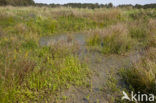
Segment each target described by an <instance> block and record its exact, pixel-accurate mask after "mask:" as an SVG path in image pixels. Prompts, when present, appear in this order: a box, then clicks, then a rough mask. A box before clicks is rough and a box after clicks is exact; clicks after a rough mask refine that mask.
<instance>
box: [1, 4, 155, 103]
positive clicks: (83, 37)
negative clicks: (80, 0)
mask: <svg viewBox="0 0 156 103" xmlns="http://www.w3.org/2000/svg"><path fill="white" fill-rule="evenodd" d="M122 90H125V91H127V92H129V93H130V91H131V90H133V91H135V92H138V91H140V92H143V93H153V94H155V95H156V9H134V8H99V9H78V8H75V9H73V8H63V7H60V8H48V7H40V8H39V7H12V6H6V7H0V103H42V102H43V103H127V102H126V101H125V102H124V101H121V96H122Z"/></svg>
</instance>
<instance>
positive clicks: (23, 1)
mask: <svg viewBox="0 0 156 103" xmlns="http://www.w3.org/2000/svg"><path fill="white" fill-rule="evenodd" d="M0 5H3V6H5V5H13V6H29V5H33V6H40V7H41V6H48V7H62V6H63V7H72V8H91V9H95V8H112V7H114V6H113V4H112V3H109V4H98V3H96V4H92V3H68V4H43V3H35V2H34V0H0ZM118 7H124V8H126V7H132V8H144V9H146V8H156V3H155V4H146V5H139V4H136V5H119V6H118Z"/></svg>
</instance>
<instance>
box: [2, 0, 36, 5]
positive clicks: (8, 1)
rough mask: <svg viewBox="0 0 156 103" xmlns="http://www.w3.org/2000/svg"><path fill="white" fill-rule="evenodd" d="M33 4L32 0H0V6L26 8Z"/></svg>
mask: <svg viewBox="0 0 156 103" xmlns="http://www.w3.org/2000/svg"><path fill="white" fill-rule="evenodd" d="M33 4H34V1H33V0H0V5H13V6H28V5H33Z"/></svg>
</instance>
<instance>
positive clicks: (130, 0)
mask: <svg viewBox="0 0 156 103" xmlns="http://www.w3.org/2000/svg"><path fill="white" fill-rule="evenodd" d="M34 1H35V2H36V3H47V4H50V3H54V4H66V3H99V4H108V3H110V2H111V3H113V5H119V4H133V5H135V4H142V5H144V4H150V3H156V0H34Z"/></svg>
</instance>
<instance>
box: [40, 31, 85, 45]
mask: <svg viewBox="0 0 156 103" xmlns="http://www.w3.org/2000/svg"><path fill="white" fill-rule="evenodd" d="M86 37H87V36H86V35H85V34H82V33H76V34H69V35H67V34H60V35H54V36H47V37H42V38H41V39H40V41H39V44H40V46H50V45H53V44H56V43H58V42H61V41H64V42H66V43H68V44H73V43H78V44H79V45H80V46H84V45H85V40H86Z"/></svg>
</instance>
